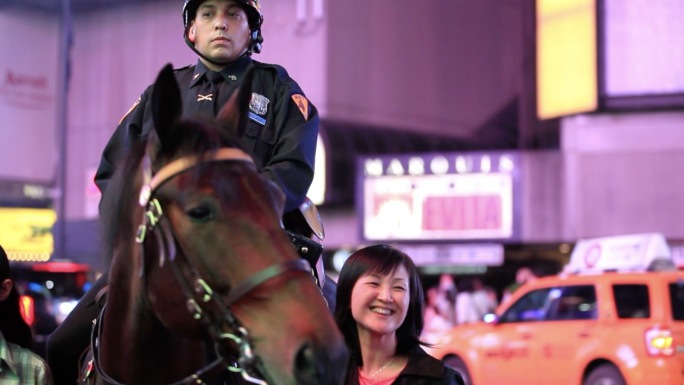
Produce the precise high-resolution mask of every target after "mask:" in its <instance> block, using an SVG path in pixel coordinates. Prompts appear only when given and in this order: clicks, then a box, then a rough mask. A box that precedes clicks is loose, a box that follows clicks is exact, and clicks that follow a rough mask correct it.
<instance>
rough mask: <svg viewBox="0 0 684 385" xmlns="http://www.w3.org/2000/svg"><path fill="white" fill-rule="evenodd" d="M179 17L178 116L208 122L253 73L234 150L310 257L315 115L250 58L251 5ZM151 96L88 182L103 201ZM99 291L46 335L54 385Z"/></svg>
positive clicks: (191, 1) (142, 124) (280, 78)
mask: <svg viewBox="0 0 684 385" xmlns="http://www.w3.org/2000/svg"><path fill="white" fill-rule="evenodd" d="M182 16H183V28H184V29H183V39H184V40H185V42H186V43H187V45H188V46H189V47H190V48H191V49H192V50H193V51H194V52H195V53H196V54H197V55H198V60H197V63H196V64H195V65H192V66H187V67H183V68H180V69H177V70H176V71H175V75H176V80H177V81H178V84H179V87H180V90H181V95H182V98H183V114H184V116H185V117H198V116H204V117H207V118H213V117H214V116H215V115H216V113H217V112H218V110H220V108H221V106H222V105H223V104H224V103H225V101H227V100H228V98H229V97H230V95H231V94H232V93H233V91H234V90H235V89H236V88H237V87H238V86H239V85H240V84H241V82H242V79H243V77H244V75H245V73H246V71H247V69H248V68H250V67H253V68H254V71H255V73H254V80H253V82H252V85H251V86H252V98H251V102H250V106H249V107H250V108H249V109H250V111H249V119H248V123H247V128H246V130H245V135H244V136H243V137H242V138H240V144H241V145H242V146H243V148H244V149H245V150H247V151H249V152H250V153H251V154H252V156H253V158H254V162H255V163H256V165H257V168H258V169H259V170H260V173H261V174H262V176H263V177H264V178H267V179H269V180H272V181H273V182H275V183H276V184H277V185H278V186H279V187H280V188H281V189H282V191H283V192H284V193H285V197H286V202H285V212H286V215H285V217H284V223H285V225H286V227H287V225H288V223H291V224H293V227H298V228H299V229H300V231H305V232H306V231H308V232H309V233H308V234H305V235H306V237H300V236H298V235H297V234H294V233H290V235H291V238H292V239H293V242H294V244H295V247H297V249H298V251H299V252H300V254H302V255H303V253H304V254H305V253H307V252H308V253H312V249H316V244H315V242H314V243H312V244H306V242H307V237H311V235H312V234H316V235H318V236H319V237H322V228H321V227H320V224H316V223H315V222H316V219H318V217H317V213H315V214H311V208H312V206H313V205H311V204H310V201H308V200H307V198H306V193H307V191H308V189H309V186H310V185H311V182H312V180H313V173H314V159H315V152H316V142H317V138H318V127H319V117H318V111H317V110H316V108H315V107H314V105H313V104H312V103H311V102H309V100H308V99H307V98H306V96H305V95H304V93H303V92H302V90H301V88H300V87H299V85H298V84H297V83H296V82H295V81H294V80H293V79H292V78H290V76H289V75H288V73H287V71H286V70H285V69H284V68H283V67H281V66H279V65H275V64H265V63H260V62H258V61H255V60H253V59H252V54H253V53H259V52H261V49H262V44H263V41H264V39H263V37H262V35H261V26H262V23H263V20H264V18H263V14H262V12H261V7H260V4H259V1H257V0H185V2H184V4H183V12H182ZM151 93H152V88H151V86H150V87H148V88H147V89H146V90H145V91H144V92H143V93H142V94H141V95H140V97H139V98H138V100H137V101H136V102H135V103H134V104H133V106H132V107H131V109H130V110H129V111H128V112H127V113H126V115H125V116H124V117H123V118H122V119H121V121H120V122H119V125H118V127H117V128H116V131H115V132H114V134H113V135H112V137H111V138H110V140H109V142H108V143H107V145H106V147H105V149H104V151H103V153H102V158H101V161H100V165H99V167H98V170H97V173H96V176H95V183H96V184H97V186H98V188H99V189H100V190H101V192H102V193H103V194H104V192H105V190H106V188H107V184H108V182H109V180H110V178H111V176H112V175H113V173H114V171H115V170H116V168H117V167H118V166H119V165H120V164H121V162H122V160H123V158H124V157H125V156H126V152H127V150H128V149H129V148H131V146H132V144H133V143H135V142H138V141H141V140H146V137H147V135H148V133H149V132H150V130H151V127H152V113H151V103H149V100H150V97H151ZM300 207H306V208H308V209H309V210H308V213H304V215H302V211H301V209H300ZM314 212H315V207H314ZM312 218H313V220H312ZM301 242H304V243H301ZM313 254H314V255H313V256H312V257H313V259H310V261H311V262H312V263H315V262H316V260H318V266H319V269H318V273H317V275H318V277H319V278H320V279H321V280H320V284H321V286H322V287H324V290H323V291H324V295H325V297H326V299H327V300H328V302H329V305H330V307H331V308H333V309H334V299H335V294H334V284H333V283H332V282H331V280H327V281H328V282H325V286H324V285H323V283H324V278H325V276H324V274H323V272H322V263H321V261H320V248H318V249H316V251H315V252H314V253H313ZM303 256H304V255H303ZM105 286H106V274H104V275H103V278H101V279H100V280H98V282H97V283H96V284H95V285H94V286H93V288H91V290H90V291H89V292H88V293H86V295H85V296H84V298H83V299H82V300H81V301H80V302H79V304H78V306H77V307H76V308H75V309H74V311H72V313H71V314H70V315H69V317H68V318H67V319H66V321H65V322H64V323H63V324H62V325H61V326H60V328H58V329H57V330H56V331H55V333H53V335H52V336H50V339H49V341H48V362H49V364H50V367H51V369H52V370H53V374H54V377H55V382H56V384H57V385H62V384H64V385H67V384H68V385H72V384H74V383H76V377H77V372H78V370H77V361H78V357H79V355H80V354H81V353H82V352H83V351H84V350H85V348H86V346H87V345H88V342H89V334H90V328H91V321H92V319H94V318H95V317H96V315H97V312H98V310H99V309H98V306H97V305H96V304H95V303H96V302H97V301H96V295H97V293H98V291H99V290H100V289H101V288H103V287H105Z"/></svg>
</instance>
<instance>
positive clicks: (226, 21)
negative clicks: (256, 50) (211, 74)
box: [188, 0, 250, 63]
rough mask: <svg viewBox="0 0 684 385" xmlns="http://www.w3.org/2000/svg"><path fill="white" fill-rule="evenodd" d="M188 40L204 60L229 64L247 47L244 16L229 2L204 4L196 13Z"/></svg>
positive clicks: (224, 0) (208, 0)
mask: <svg viewBox="0 0 684 385" xmlns="http://www.w3.org/2000/svg"><path fill="white" fill-rule="evenodd" d="M188 39H189V40H190V41H191V42H192V43H193V44H195V48H197V50H198V51H199V52H201V53H202V54H203V55H204V56H206V57H208V58H210V59H213V60H216V61H218V62H225V63H231V62H233V61H235V60H236V59H237V58H239V57H240V56H241V55H242V54H244V53H245V52H246V51H247V48H248V46H249V42H250V30H249V23H248V20H247V14H246V13H245V11H244V9H242V7H241V6H240V5H238V4H237V3H236V2H234V1H232V0H207V1H205V2H203V3H202V4H200V6H199V7H198V9H197V14H196V15H195V19H194V20H193V21H192V24H191V26H190V29H189V31H188Z"/></svg>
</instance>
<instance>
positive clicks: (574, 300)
mask: <svg viewBox="0 0 684 385" xmlns="http://www.w3.org/2000/svg"><path fill="white" fill-rule="evenodd" d="M654 239H655V243H657V244H658V245H659V246H658V247H652V245H653V243H654ZM658 239H659V238H658V237H657V236H656V237H655V238H654V237H653V235H651V234H648V235H638V236H627V237H623V238H622V239H617V240H616V239H615V238H614V237H613V238H603V239H597V240H596V239H595V240H590V241H587V242H580V243H578V244H577V246H576V248H575V251H576V252H575V251H574V252H573V255H572V257H571V262H570V264H569V265H568V266H569V268H568V269H567V271H566V272H564V273H562V274H559V275H557V276H552V277H544V278H539V279H536V280H534V281H532V282H529V283H527V284H525V285H523V286H522V287H521V288H519V289H518V290H517V291H515V292H514V293H513V295H512V296H511V298H510V299H509V300H508V301H506V302H505V303H503V304H501V305H500V306H499V308H498V309H497V311H496V314H495V315H491V316H490V317H489V319H488V321H486V322H481V323H477V324H469V325H462V326H456V327H454V328H452V329H450V330H449V331H448V332H446V333H445V334H443V335H442V336H441V338H440V339H439V342H437V344H436V345H435V346H434V348H433V349H430V350H429V351H430V354H432V355H433V356H435V357H437V358H439V359H442V360H444V361H445V362H446V363H447V364H449V365H450V366H452V367H454V368H456V369H457V370H459V371H460V372H461V373H462V374H463V375H464V377H465V378H466V383H467V384H469V385H499V384H507V385H517V384H519V385H522V384H524V385H547V384H554V385H564V384H567V385H651V384H653V385H682V384H684V271H678V270H677V269H676V268H673V266H674V265H672V264H668V263H664V262H663V261H665V262H667V259H665V260H664V259H662V258H660V257H662V254H663V253H660V254H658V252H659V251H662V250H663V249H662V247H660V246H662V244H663V241H661V240H658ZM591 242H593V243H591ZM635 244H639V245H640V246H639V247H637V248H636V249H634V247H633V246H634V245H635ZM592 245H593V246H592ZM596 245H598V246H596ZM625 245H627V246H628V247H627V246H625ZM656 249H657V250H656ZM626 250H631V251H629V252H626ZM634 250H639V251H638V252H635V251H634ZM654 250H656V251H655V253H654ZM640 253H642V254H644V255H638V254H640ZM635 261H637V262H635ZM644 263H646V264H648V265H651V266H653V265H654V263H655V265H658V264H661V265H663V264H664V265H665V266H666V267H667V268H666V270H668V271H650V270H649V269H648V268H641V269H639V268H635V266H638V265H639V264H642V265H643V264H644ZM634 270H642V271H638V272H637V271H634Z"/></svg>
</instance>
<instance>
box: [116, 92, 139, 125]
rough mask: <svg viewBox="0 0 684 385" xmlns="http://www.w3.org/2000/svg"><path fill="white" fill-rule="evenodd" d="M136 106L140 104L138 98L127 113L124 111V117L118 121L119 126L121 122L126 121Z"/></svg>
mask: <svg viewBox="0 0 684 385" xmlns="http://www.w3.org/2000/svg"><path fill="white" fill-rule="evenodd" d="M138 104H140V96H138V100H136V101H135V103H133V105H132V106H131V108H129V109H128V111H126V113H125V114H124V116H122V117H121V119H119V124H121V122H123V120H124V119H126V117H127V116H128V115H129V114H130V113H131V111H133V110H134V109H135V107H137V106H138Z"/></svg>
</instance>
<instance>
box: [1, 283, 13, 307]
mask: <svg viewBox="0 0 684 385" xmlns="http://www.w3.org/2000/svg"><path fill="white" fill-rule="evenodd" d="M13 284H14V283H13V282H12V280H11V279H9V278H5V280H4V281H2V283H0V302H2V301H4V300H6V299H7V297H9V294H10V292H11V291H12V285H13Z"/></svg>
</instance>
